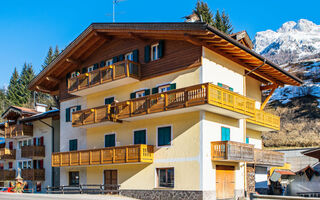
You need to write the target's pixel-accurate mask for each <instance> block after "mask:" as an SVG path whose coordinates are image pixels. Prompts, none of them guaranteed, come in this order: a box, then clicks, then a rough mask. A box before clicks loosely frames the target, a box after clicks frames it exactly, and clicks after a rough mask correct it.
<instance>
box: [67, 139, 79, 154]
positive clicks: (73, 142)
mask: <svg viewBox="0 0 320 200" xmlns="http://www.w3.org/2000/svg"><path fill="white" fill-rule="evenodd" d="M77 150H78V140H77V139H73V140H69V151H77Z"/></svg>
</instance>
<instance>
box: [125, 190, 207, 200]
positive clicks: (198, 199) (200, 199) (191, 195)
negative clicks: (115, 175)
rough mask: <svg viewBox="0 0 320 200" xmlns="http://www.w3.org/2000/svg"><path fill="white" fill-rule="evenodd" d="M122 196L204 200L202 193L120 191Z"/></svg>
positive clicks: (144, 198)
mask: <svg viewBox="0 0 320 200" xmlns="http://www.w3.org/2000/svg"><path fill="white" fill-rule="evenodd" d="M120 195H123V196H127V197H132V198H137V199H143V200H165V199H168V200H169V199H170V200H186V199H188V200H203V192H202V191H183V190H120Z"/></svg>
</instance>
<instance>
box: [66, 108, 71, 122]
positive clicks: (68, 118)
mask: <svg viewBox="0 0 320 200" xmlns="http://www.w3.org/2000/svg"><path fill="white" fill-rule="evenodd" d="M70 121H71V118H70V108H66V122H70Z"/></svg>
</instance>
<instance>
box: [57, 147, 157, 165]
mask: <svg viewBox="0 0 320 200" xmlns="http://www.w3.org/2000/svg"><path fill="white" fill-rule="evenodd" d="M152 162H153V146H150V145H145V144H140V145H131V146H120V147H108V148H103V149H90V150H81V151H70V152H60V153H53V154H52V167H65V166H82V165H104V164H122V163H152Z"/></svg>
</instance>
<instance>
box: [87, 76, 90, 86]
mask: <svg viewBox="0 0 320 200" xmlns="http://www.w3.org/2000/svg"><path fill="white" fill-rule="evenodd" d="M87 78H88V80H87V86H88V87H90V85H91V73H88V77H87Z"/></svg>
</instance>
